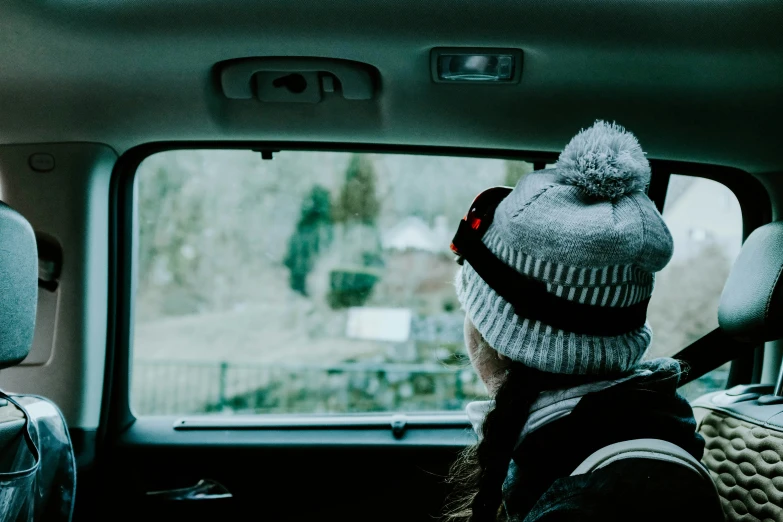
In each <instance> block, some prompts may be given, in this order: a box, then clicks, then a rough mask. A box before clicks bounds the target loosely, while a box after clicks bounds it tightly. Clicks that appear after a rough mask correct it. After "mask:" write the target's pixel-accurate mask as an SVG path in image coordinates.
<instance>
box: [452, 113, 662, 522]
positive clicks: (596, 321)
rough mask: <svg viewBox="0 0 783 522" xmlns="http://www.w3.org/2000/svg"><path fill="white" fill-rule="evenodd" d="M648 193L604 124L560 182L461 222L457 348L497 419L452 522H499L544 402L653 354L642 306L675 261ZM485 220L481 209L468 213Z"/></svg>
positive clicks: (561, 169)
mask: <svg viewBox="0 0 783 522" xmlns="http://www.w3.org/2000/svg"><path fill="white" fill-rule="evenodd" d="M649 180H650V166H649V163H648V162H647V159H646V157H645V154H644V152H643V151H642V149H641V147H640V146H639V143H638V142H637V140H636V138H635V137H634V136H633V135H632V134H630V133H629V132H627V131H625V129H623V128H622V127H620V126H618V125H614V124H608V123H605V122H601V121H599V122H596V124H595V125H593V126H592V127H590V128H589V129H587V130H583V131H581V132H580V133H579V134H577V135H576V136H575V137H574V138H573V139H572V140H571V142H570V143H569V144H568V145H567V146H566V148H565V149H564V150H563V152H562V153H561V155H560V157H559V159H558V161H557V163H556V164H555V166H554V168H551V169H546V170H543V171H538V172H534V173H531V174H528V175H526V176H524V177H523V178H522V179H521V180H520V181H519V183H518V184H517V186H516V187H515V188H514V189H513V190H507V191H505V192H504V191H495V192H494V195H493V196H491V197H489V198H487V199H489V200H490V201H491V204H490V205H489V209H488V212H487V214H486V215H485V216H484V218H483V221H484V223H479V222H477V220H473V221H472V222H468V221H470V220H471V217H470V215H469V216H466V221H465V222H463V223H462V224H461V226H460V231H459V232H458V234H457V236H456V237H455V245H456V246H453V248H455V249H456V250H457V251H459V253H460V255H461V256H463V257H464V262H463V265H462V268H461V269H460V270H459V272H458V274H457V278H456V287H457V297H458V299H459V301H460V304H461V305H462V307H463V309H464V310H465V312H466V319H465V342H466V347H467V349H468V353H469V355H470V358H471V362H472V363H473V366H474V368H475V369H476V371H477V373H478V374H479V376H480V377H481V379H482V380H483V381H484V383H485V384H486V386H487V389H488V391H489V393H490V395H491V396H493V397H494V399H495V406H494V408H493V410H491V411H490V413H489V414H488V415H487V418H486V419H485V421H484V425H483V427H482V430H481V432H482V434H483V437H482V439H481V441H480V443H479V444H478V445H477V446H476V447H474V448H471V449H469V450H468V452H467V453H466V454H465V456H464V458H463V459H462V460H461V461H460V462H459V463H458V465H457V468H455V471H456V473H455V474H454V476H453V480H454V482H456V483H458V485H460V486H461V487H462V488H468V489H472V490H473V491H471V492H470V493H469V494H468V495H467V496H466V497H465V498H464V499H462V504H461V505H458V506H456V508H455V509H453V510H452V513H451V515H452V518H453V519H469V520H471V521H474V522H476V521H479V520H494V519H495V516H496V514H497V510H498V507H499V505H500V502H501V487H502V484H503V480H504V479H505V477H506V473H507V470H508V465H509V462H510V459H511V455H512V452H513V450H514V447H515V446H516V443H517V442H518V438H519V435H520V432H521V430H522V428H523V426H524V424H525V422H526V420H527V416H528V411H529V409H530V406H531V404H532V402H533V401H534V400H535V398H536V397H537V396H538V394H539V393H540V392H541V391H543V390H545V389H558V388H565V387H568V386H571V385H573V384H576V383H579V382H585V381H589V380H598V379H606V378H611V377H613V376H618V375H621V374H623V373H627V372H628V371H630V370H631V369H632V368H633V367H634V366H635V365H637V364H638V363H639V361H640V360H641V358H642V357H643V355H644V353H645V352H646V350H647V348H648V347H649V345H650V342H651V339H652V330H651V328H650V326H649V324H648V323H647V322H646V320H645V315H646V308H647V302H648V301H649V298H650V295H651V293H652V289H653V282H654V274H655V273H656V272H658V271H660V270H661V269H662V268H663V267H664V266H665V265H666V264H667V263H668V262H669V260H670V259H671V256H672V251H673V243H672V238H671V234H670V233H669V230H668V228H667V227H666V224H665V223H664V221H663V219H662V217H661V215H660V213H659V212H658V210H657V209H656V208H655V205H654V204H653V202H652V201H651V200H650V199H649V198H648V197H647V195H646V194H645V189H646V187H647V185H648V183H649ZM498 195H499V196H498ZM493 200H494V201H493ZM498 200H499V202H498ZM480 207H481V202H480V200H479V199H477V200H476V202H474V204H473V206H472V207H471V208H472V209H473V210H475V209H477V208H480ZM487 223H489V226H488V227H487V226H486V224H487ZM463 229H464V230H463ZM458 240H459V241H458Z"/></svg>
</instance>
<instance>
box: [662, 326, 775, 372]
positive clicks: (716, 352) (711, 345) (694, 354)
mask: <svg viewBox="0 0 783 522" xmlns="http://www.w3.org/2000/svg"><path fill="white" fill-rule="evenodd" d="M759 344H760V343H758V342H751V341H741V340H738V339H735V338H734V337H731V336H730V335H729V334H727V333H726V332H724V331H723V330H721V329H720V328H716V329H715V330H713V331H711V332H710V333H708V334H707V335H705V336H704V337H702V338H700V339H698V340H696V341H694V342H693V343H691V344H690V345H688V346H686V347H685V348H683V349H682V350H680V351H679V352H678V353H677V354H675V355H673V356H672V357H674V358H675V359H678V360H680V361H682V362H684V363H686V365H687V369H688V372H687V373H686V374H685V375H684V376H682V377H681V378H680V383H679V386H682V385H684V384H687V383H689V382H691V381H693V380H696V379H698V378H699V377H701V376H702V375H706V374H707V373H709V372H711V371H712V370H714V369H715V368H718V367H719V366H722V365H724V364H725V363H727V362H729V361H732V360H734V359H736V358H737V357H741V356H742V354H743V353H746V352H745V350H748V349H751V348H756V347H757V346H759Z"/></svg>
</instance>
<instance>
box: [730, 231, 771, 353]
mask: <svg viewBox="0 0 783 522" xmlns="http://www.w3.org/2000/svg"><path fill="white" fill-rule="evenodd" d="M782 273H783V221H776V222H774V223H769V224H768V225H764V226H763V227H759V228H758V229H756V230H755V231H754V232H753V233H752V234H751V235H750V236H749V237H748V239H747V240H746V241H745V244H744V245H743V246H742V250H741V251H740V255H739V257H738V258H737V261H736V262H735V263H734V267H733V268H732V269H731V273H730V274H729V279H728V280H727V281H726V286H725V287H724V288H723V295H721V299H720V306H719V307H718V323H719V324H720V327H721V329H723V331H725V332H726V333H728V334H729V335H731V336H732V337H735V338H736V339H739V340H742V341H752V342H766V341H775V340H777V339H780V338H783V275H782Z"/></svg>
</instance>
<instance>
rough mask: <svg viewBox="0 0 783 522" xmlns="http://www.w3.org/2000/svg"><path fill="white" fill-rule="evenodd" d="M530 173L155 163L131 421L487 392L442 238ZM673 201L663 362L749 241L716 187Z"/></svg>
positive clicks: (342, 164)
mask: <svg viewBox="0 0 783 522" xmlns="http://www.w3.org/2000/svg"><path fill="white" fill-rule="evenodd" d="M530 171H532V165H530V164H528V163H525V162H512V161H504V160H494V159H470V158H448V157H427V156H406V155H391V154H350V153H325V152H281V153H276V154H275V156H274V159H273V160H263V159H262V158H261V155H260V154H259V153H256V152H251V151H171V152H164V153H160V154H156V155H154V156H151V157H149V158H147V159H146V160H145V161H144V162H143V163H142V165H141V166H140V167H139V171H138V174H137V178H136V179H137V187H136V188H137V205H138V210H137V212H138V224H139V225H138V226H139V230H138V233H139V236H138V260H137V270H138V288H137V295H136V301H135V305H136V308H135V325H134V339H133V373H132V389H131V401H132V407H133V409H134V412H135V413H136V414H138V415H154V414H195V413H220V412H222V413H232V412H233V413H365V412H377V411H408V412H413V411H444V410H461V409H462V408H464V406H465V404H466V403H467V402H470V401H471V400H475V399H476V398H482V397H484V396H485V390H484V387H483V385H481V383H480V382H479V381H478V379H477V377H476V376H475V374H474V372H473V371H472V370H471V369H470V367H469V365H468V362H467V360H466V357H465V355H464V345H463V342H462V324H463V319H464V314H463V312H462V311H461V310H460V307H459V304H458V302H457V300H456V298H455V293H454V287H453V279H454V274H455V271H456V264H455V263H454V256H453V255H452V254H451V252H450V251H449V248H448V245H449V242H450V240H451V237H452V235H453V232H454V229H455V227H456V224H457V222H458V220H459V219H460V218H461V217H462V215H463V214H464V212H465V211H466V209H467V206H468V205H469V204H470V201H472V198H473V197H474V196H475V195H476V194H477V193H478V192H480V191H481V190H483V189H485V188H487V187H490V186H493V185H503V184H505V185H513V184H515V183H516V181H517V180H518V179H519V178H520V177H522V176H524V175H525V174H527V173H529V172H530ZM669 197H670V198H671V201H670V202H669V203H667V208H666V211H665V217H666V219H667V221H668V222H669V224H670V226H671V227H672V232H673V234H674V236H675V242H676V245H677V246H676V251H677V253H676V254H675V259H674V260H673V262H672V265H670V267H669V268H667V269H666V271H664V272H663V273H662V274H661V275H660V277H659V279H658V289H657V290H656V293H657V295H656V297H655V298H654V301H653V303H652V305H651V310H650V320H651V322H652V324H653V325H654V328H655V341H654V343H655V344H654V347H653V352H654V353H655V354H671V353H674V352H676V351H677V350H678V349H679V348H681V347H683V346H685V345H687V344H688V343H689V342H691V341H692V340H694V339H695V338H697V337H699V336H700V335H702V334H703V333H706V332H707V331H709V330H710V329H711V328H712V327H714V324H713V323H714V322H715V319H714V316H715V309H716V306H717V296H719V293H720V288H721V287H722V284H723V281H724V280H725V276H726V273H727V270H728V265H729V264H730V262H731V260H732V259H733V256H734V255H736V251H735V250H736V248H738V246H739V238H740V235H739V234H740V233H741V230H740V229H741V221H740V218H739V215H738V214H736V215H734V214H732V215H733V216H734V219H735V220H736V223H728V221H731V220H728V221H727V222H726V225H725V227H724V228H720V227H719V228H720V230H717V229H715V226H716V223H718V222H719V220H720V219H723V218H724V217H725V214H727V211H726V209H727V208H729V207H731V208H734V207H732V205H735V206H736V200H733V199H731V198H733V196H731V193H730V192H728V191H727V189H725V188H724V187H722V186H721V185H719V184H715V183H713V182H709V181H707V180H694V179H693V178H684V177H679V176H675V177H674V179H673V181H672V183H671V186H670V190H669ZM706 207H709V209H708V210H705V208H706ZM713 208H714V210H713ZM735 210H736V212H737V213H738V212H739V210H738V206H736V208H735ZM713 214H715V216H714V217H713ZM732 227H736V229H737V230H736V233H737V237H736V238H735V239H736V241H735V242H736V245H735V246H732V244H733V243H732V241H731V240H729V238H728V236H726V234H728V233H729V232H731V233H732V234H733V233H734V228H732ZM683 245H684V246H683ZM735 247H736V248H735ZM732 248H734V250H732ZM716 252H717V254H716ZM677 256H680V257H677ZM695 265H703V266H702V267H701V269H699V268H697V267H696V266H695ZM705 267H710V268H709V269H707V268H705ZM713 278H716V280H713ZM708 309H709V310H711V312H709V311H708ZM710 313H711V317H710ZM686 318H689V319H686Z"/></svg>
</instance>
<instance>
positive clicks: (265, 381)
mask: <svg viewBox="0 0 783 522" xmlns="http://www.w3.org/2000/svg"><path fill="white" fill-rule="evenodd" d="M482 392H483V388H482V387H481V385H480V383H479V381H478V378H477V377H476V376H475V373H474V372H473V371H472V370H471V369H469V368H464V367H462V368H453V367H445V366H441V365H437V364H365V363H346V364H339V365H329V366H327V365H304V364H299V365H297V364H276V365H269V364H265V365H257V364H256V365H252V364H240V363H229V362H222V363H210V362H204V363H201V362H184V361H157V360H141V361H139V360H137V361H135V362H134V366H133V380H132V388H131V400H132V406H133V409H134V411H135V412H136V414H139V415H161V414H193V413H209V412H220V411H233V412H240V413H241V412H247V413H350V412H371V411H393V410H404V411H423V410H458V409H461V408H463V407H464V405H465V404H466V403H467V402H469V401H471V400H474V399H476V398H477V397H480V395H481V394H482Z"/></svg>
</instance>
